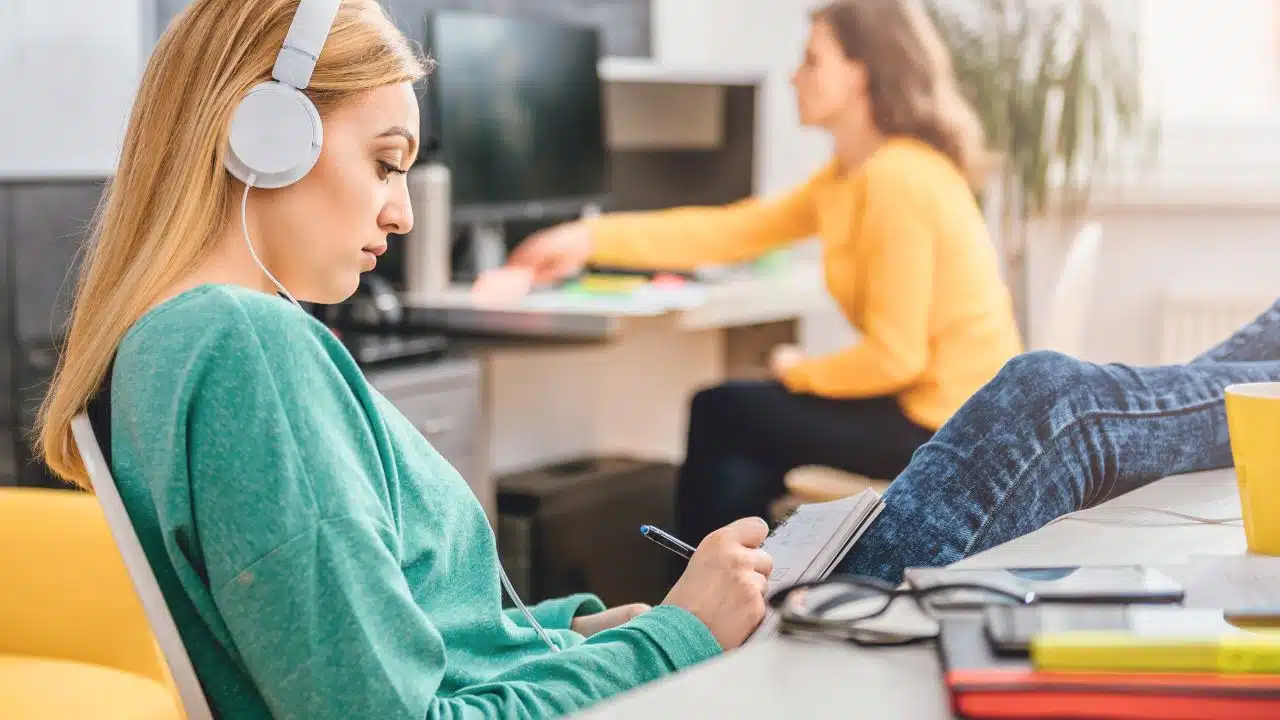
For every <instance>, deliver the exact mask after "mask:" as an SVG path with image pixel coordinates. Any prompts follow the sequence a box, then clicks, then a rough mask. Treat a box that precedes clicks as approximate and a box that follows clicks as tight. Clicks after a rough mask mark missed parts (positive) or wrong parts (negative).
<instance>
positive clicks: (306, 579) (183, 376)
mask: <svg viewBox="0 0 1280 720" xmlns="http://www.w3.org/2000/svg"><path fill="white" fill-rule="evenodd" d="M112 385H113V387H112V396H111V401H112V452H113V455H114V457H113V460H112V465H113V469H114V471H115V473H116V479H117V482H118V483H119V485H120V490H121V494H122V495H123V497H124V501H125V505H126V507H127V509H128V511H129V514H130V516H131V518H132V520H133V522H134V524H135V526H136V527H137V530H138V534H139V536H140V538H141V540H142V544H143V547H144V549H145V550H146V553H147V557H148V559H149V560H150V562H151V565H152V566H153V567H154V569H155V571H156V575H157V577H158V580H159V583H160V586H161V589H162V590H163V592H164V595H165V598H166V600H167V601H168V605H169V607H170V609H171V611H172V612H173V614H174V617H175V619H176V621H177V623H178V627H179V629H180V631H181V633H182V637H183V640H184V642H185V644H186V646H187V649H188V652H189V653H190V654H191V656H192V661H193V662H194V663H195V666H196V669H197V673H198V674H199V676H200V681H201V683H202V684H203V686H204V688H205V691H206V694H207V695H208V696H209V699H210V701H211V704H212V705H213V707H214V710H215V712H217V713H218V714H220V715H221V716H224V717H229V718H237V719H240V718H267V717H276V718H307V719H308V720H320V719H322V718H341V719H343V720H347V719H348V718H379V720H384V719H390V718H491V717H493V718H496V717H503V718H525V717H529V718H535V717H536V718H541V717H553V716H558V715H562V714H565V713H569V712H572V711H574V710H578V709H581V708H583V707H586V706H588V705H590V704H592V703H594V702H596V701H598V700H600V699H602V698H605V697H608V696H610V695H613V694H616V693H619V692H621V691H624V690H627V689H629V688H633V687H636V686H638V685H640V684H642V683H645V682H648V681H650V680H654V679H656V678H659V677H662V676H664V675H666V674H669V673H671V672H673V671H675V670H678V669H680V668H683V667H686V666H689V665H691V664H694V663H697V662H699V661H702V660H704V659H706V658H708V657H710V656H712V655H714V654H716V653H718V652H719V651H720V647H719V645H718V644H717V643H716V641H715V638H714V637H713V636H712V635H711V634H710V632H709V631H708V629H707V628H706V626H705V625H703V624H702V623H701V622H700V621H699V620H698V619H697V618H695V617H694V616H693V615H691V614H689V613H688V612H686V611H684V610H682V609H680V608H677V607H673V606H660V607H658V608H655V609H654V610H652V611H651V612H648V613H646V614H644V615H642V616H640V617H639V618H636V619H635V620H633V621H632V622H630V623H627V624H626V625H623V626H621V627H618V628H615V629H613V630H608V631H605V632H602V633H599V634H597V635H595V636H593V637H591V638H588V639H584V638H583V637H582V636H580V635H578V634H576V633H574V632H572V631H571V630H570V629H569V625H570V621H571V620H572V619H573V617H574V616H575V615H577V614H582V613H589V612H596V611H599V610H601V609H603V607H602V605H601V603H600V601H599V600H598V599H597V598H595V597H592V596H579V597H572V598H565V599H562V600H556V601H550V602H546V603H542V604H540V605H537V606H536V607H535V608H534V613H535V615H536V616H537V617H538V618H539V621H540V622H541V623H543V624H544V625H546V626H547V628H548V631H549V632H550V634H551V636H552V638H553V639H554V641H555V642H556V643H557V645H559V646H560V647H561V648H562V649H563V650H562V652H559V653H552V652H550V651H549V650H548V649H547V647H546V646H545V645H544V644H543V642H542V641H541V640H540V639H539V638H538V637H537V636H536V635H535V633H534V632H533V631H532V630H531V629H530V628H529V627H527V624H526V623H525V622H524V621H523V618H522V617H520V616H519V615H516V614H514V613H512V612H511V611H510V610H507V611H504V610H503V608H502V598H501V588H500V584H499V579H498V557H497V547H496V544H495V542H494V536H493V533H492V531H491V530H490V527H489V524H488V522H487V520H486V517H485V514H484V512H483V510H482V509H481V506H480V504H479V502H478V501H477V500H476V498H475V497H474V495H473V494H472V492H471V490H470V488H469V487H468V486H467V484H466V483H465V482H464V481H463V479H462V478H461V477H459V475H458V474H457V473H456V472H455V471H454V470H453V468H452V467H450V466H449V464H448V463H447V462H445V460H443V459H442V458H441V457H440V455H439V454H438V453H437V452H436V451H435V450H434V449H432V447H431V446H430V444H428V443H427V441H426V440H425V439H424V438H423V437H422V436H421V435H420V434H419V433H418V432H417V430H416V429H414V427H413V426H412V425H411V424H410V423H409V422H408V421H407V420H406V419H405V418H404V417H403V416H402V415H401V414H400V413H399V412H398V411H397V410H396V409H395V408H394V407H392V406H391V404H390V403H388V402H387V401H386V400H385V399H384V398H383V397H381V396H380V395H379V394H378V393H377V392H376V391H375V390H373V389H372V388H371V387H370V386H369V385H368V384H367V383H366V381H365V379H364V376H363V374H362V373H361V371H360V369H359V368H358V367H357V365H356V363H355V362H354V360H352V358H351V357H350V355H349V354H348V353H347V352H346V349H345V348H344V347H343V346H342V344H341V343H340V342H338V341H337V339H336V338H334V337H333V335H332V334H331V333H330V332H329V331H328V329H327V328H325V327H324V326H323V325H322V324H321V323H319V322H317V321H316V320H315V319H314V318H312V317H311V316H309V315H307V314H306V313H304V312H302V311H301V310H299V309H297V308H295V307H293V306H292V305H290V304H289V303H287V302H285V301H284V300H281V299H279V298H276V297H272V296H269V295H266V294H263V293H259V292H254V291H252V290H248V289H245V288H239V287H235V286H225V285H204V286H201V287H198V288H196V289H193V290H190V291H188V292H185V293H183V294H181V295H179V296H178V297H175V298H173V299H171V300H169V301H167V302H165V303H163V304H162V305H160V306H158V307H157V308H155V309H153V310H152V311H150V312H149V313H147V314H146V315H145V316H144V317H143V318H141V319H140V320H139V321H138V322H137V323H136V324H135V325H134V326H133V327H132V328H131V329H130V330H129V332H128V333H127V335H126V336H125V338H124V340H123V341H122V343H121V345H120V348H119V352H118V354H117V358H116V364H115V368H114V373H113V375H112ZM622 531H623V529H622V528H619V532H622Z"/></svg>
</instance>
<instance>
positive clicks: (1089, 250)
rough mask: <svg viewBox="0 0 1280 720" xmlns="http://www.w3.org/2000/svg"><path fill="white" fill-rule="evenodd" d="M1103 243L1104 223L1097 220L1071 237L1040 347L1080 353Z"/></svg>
mask: <svg viewBox="0 0 1280 720" xmlns="http://www.w3.org/2000/svg"><path fill="white" fill-rule="evenodd" d="M1101 247H1102V226H1101V225H1099V224H1098V223H1096V222H1093V223H1089V224H1087V225H1085V226H1084V227H1083V228H1081V229H1080V232H1078V233H1076V236H1075V238H1074V239H1073V240H1072V241H1071V247H1070V248H1069V249H1068V250H1067V258H1066V262H1064V263H1063V266H1062V274H1061V275H1059V276H1058V283H1057V286H1056V287H1055V288H1054V291H1053V299H1052V301H1051V302H1050V305H1049V314H1048V317H1047V318H1046V323H1045V330H1044V333H1043V334H1042V335H1041V339H1040V342H1038V343H1036V345H1037V346H1038V347H1039V348H1040V349H1043V350H1056V351H1058V352H1060V353H1064V354H1067V355H1073V356H1079V355H1080V353H1081V350H1082V349H1083V346H1084V332H1085V327H1086V323H1087V322H1088V319H1089V308H1090V307H1091V305H1092V300H1093V294H1094V283H1095V279H1096V277H1097V275H1098V257H1099V254H1100V251H1101Z"/></svg>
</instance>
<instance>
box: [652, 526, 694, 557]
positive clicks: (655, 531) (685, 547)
mask: <svg viewBox="0 0 1280 720" xmlns="http://www.w3.org/2000/svg"><path fill="white" fill-rule="evenodd" d="M640 534H641V535H644V536H645V537H647V538H649V539H650V540H652V541H654V542H656V543H658V544H659V545H661V546H662V547H664V548H666V549H668V550H670V551H671V552H673V553H675V554H677V555H679V556H680V557H682V558H684V559H685V560H688V559H690V558H692V557H693V553H694V550H695V548H694V547H693V546H692V545H690V544H689V543H687V542H685V541H683V540H681V539H680V538H677V537H675V536H674V535H672V534H670V533H668V532H665V531H663V530H661V529H659V528H656V527H654V526H652V525H641V526H640Z"/></svg>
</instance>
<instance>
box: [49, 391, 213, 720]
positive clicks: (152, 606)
mask: <svg viewBox="0 0 1280 720" xmlns="http://www.w3.org/2000/svg"><path fill="white" fill-rule="evenodd" d="M71 432H72V434H73V435H74V437H75V440H76V448H77V449H78V450H79V452H80V458H81V460H83V461H84V467H85V471H86V472H87V473H88V475H89V481H90V483H92V485H93V491H94V494H96V495H97V497H98V502H99V503H100V504H101V505H102V510H103V513H104V514H105V515H106V517H107V524H108V526H110V528H111V535H112V536H113V537H114V538H115V541H116V546H117V547H118V549H119V550H120V555H121V557H122V558H123V559H124V565H125V569H126V570H128V572H129V578H130V579H131V580H132V581H133V587H134V590H136V591H137V593H138V599H139V600H141V601H142V608H143V610H144V611H146V614H147V621H148V623H150V625H151V631H152V632H153V633H155V636H156V640H157V642H158V643H159V645H160V650H161V652H163V653H164V658H165V662H167V663H168V665H169V672H170V674H171V675H172V676H173V681H174V684H175V685H176V686H177V688H178V695H179V697H180V698H181V700H182V705H183V708H184V710H185V711H186V714H187V718H188V719H189V720H213V712H212V711H211V710H210V709H209V703H208V701H207V700H206V699H205V695H204V690H203V689H202V688H201V687H200V680H199V679H198V678H197V677H196V671H195V667H194V666H193V665H192V664H191V658H190V656H188V655H187V650H186V647H185V646H184V645H183V644H182V636H181V635H179V634H178V626H177V624H175V623H174V621H173V615H171V614H170V613H169V606H168V605H166V604H165V600H164V595H163V594H161V592H160V584H159V583H158V582H156V576H155V573H154V572H152V570H151V565H150V564H149V563H148V562H147V556H146V554H145V553H144V552H143V550H142V543H141V542H139V541H138V535H137V533H136V532H135V531H134V529H133V524H132V522H131V521H130V520H129V514H128V513H127V512H126V511H125V508H124V501H123V500H121V498H120V491H119V489H117V488H116V482H115V478H113V477H112V476H111V468H110V467H108V465H107V461H106V458H105V457H104V456H103V454H102V448H101V447H100V446H99V445H98V439H97V436H96V435H95V434H94V431H93V424H92V423H91V422H90V420H89V415H88V414H87V413H81V414H80V415H77V416H76V417H75V419H74V420H72V421H71Z"/></svg>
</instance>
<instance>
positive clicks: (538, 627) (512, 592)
mask: <svg viewBox="0 0 1280 720" xmlns="http://www.w3.org/2000/svg"><path fill="white" fill-rule="evenodd" d="M498 573H499V574H500V575H501V576H502V587H504V588H505V589H506V591H507V595H508V596H510V598H511V599H512V600H513V601H514V602H515V604H516V607H518V608H520V612H522V613H524V617H525V619H526V620H528V621H529V626H530V627H532V628H533V631H534V632H535V633H537V634H538V637H540V638H542V642H544V643H546V644H547V647H549V648H551V652H560V646H559V645H556V644H555V642H553V641H552V640H551V636H550V635H548V634H547V631H546V630H544V629H543V627H542V623H539V622H538V621H537V619H536V618H534V617H533V613H531V612H529V608H527V607H525V605H524V601H523V600H521V599H520V595H519V594H518V593H517V592H516V589H515V588H514V587H512V586H511V579H510V578H508V577H507V571H506V570H505V569H503V567H502V562H501V561H499V562H498Z"/></svg>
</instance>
